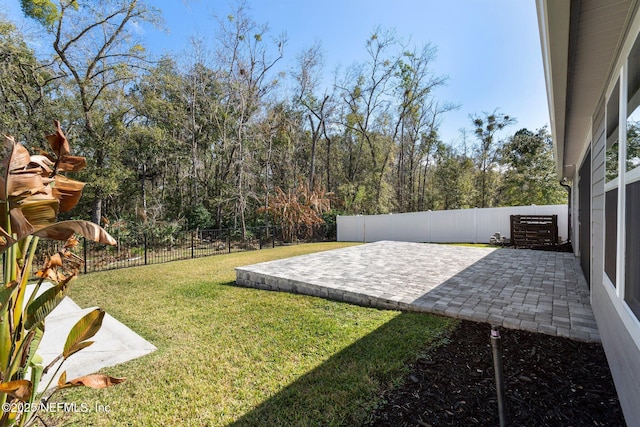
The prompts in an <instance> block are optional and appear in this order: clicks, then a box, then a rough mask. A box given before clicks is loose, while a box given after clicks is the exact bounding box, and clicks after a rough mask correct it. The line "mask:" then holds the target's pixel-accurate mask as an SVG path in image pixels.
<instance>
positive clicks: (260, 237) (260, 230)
mask: <svg viewBox="0 0 640 427" xmlns="http://www.w3.org/2000/svg"><path fill="white" fill-rule="evenodd" d="M258 246H259V248H260V249H262V227H259V228H258Z"/></svg>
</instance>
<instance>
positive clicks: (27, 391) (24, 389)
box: [0, 380, 33, 402]
mask: <svg viewBox="0 0 640 427" xmlns="http://www.w3.org/2000/svg"><path fill="white" fill-rule="evenodd" d="M32 391H33V385H32V384H31V381H27V380H15V381H9V382H8V383H0V392H2V393H6V394H8V395H9V396H11V397H13V398H15V399H18V400H22V401H23V402H27V401H29V398H30V397H31V393H32Z"/></svg>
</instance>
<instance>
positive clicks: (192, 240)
mask: <svg viewBox="0 0 640 427" xmlns="http://www.w3.org/2000/svg"><path fill="white" fill-rule="evenodd" d="M194 247H195V238H194V235H193V230H191V258H193V257H194V256H193V249H194Z"/></svg>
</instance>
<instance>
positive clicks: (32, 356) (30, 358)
mask: <svg viewBox="0 0 640 427" xmlns="http://www.w3.org/2000/svg"><path fill="white" fill-rule="evenodd" d="M30 334H32V338H31V342H30V343H29V350H28V351H27V353H26V358H25V360H24V361H23V363H22V364H21V365H20V366H32V365H34V364H36V363H35V360H36V359H37V357H36V356H37V355H36V352H37V351H38V347H40V341H42V337H43V336H44V324H43V323H41V324H40V325H38V327H36V328H35V329H34V330H32V331H31V332H30ZM40 363H42V360H41V361H40Z"/></svg>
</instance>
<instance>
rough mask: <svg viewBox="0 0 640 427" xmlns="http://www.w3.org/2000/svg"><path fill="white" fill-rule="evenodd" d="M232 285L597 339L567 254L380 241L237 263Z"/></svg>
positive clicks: (583, 287) (581, 283)
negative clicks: (250, 262)
mask: <svg viewBox="0 0 640 427" xmlns="http://www.w3.org/2000/svg"><path fill="white" fill-rule="evenodd" d="M236 283H237V284H238V285H241V286H247V287H254V288H259V289H268V290H279V291H287V292H295V293H300V294H305V295H314V296H319V297H323V298H329V299H334V300H339V301H346V302H349V303H354V304H359V305H364V306H371V307H378V308H388V309H395V310H405V311H419V312H429V313H434V314H440V315H444V316H449V317H455V318H460V319H466V320H473V321H477V322H484V323H492V324H497V325H498V326H503V327H505V328H511V329H522V330H526V331H531V332H540V333H544V334H549V335H558V336H564V337H568V338H573V339H577V340H581V341H600V336H599V334H598V328H597V326H596V322H595V319H594V317H593V312H592V310H591V305H590V304H589V289H588V287H587V284H586V282H585V279H584V275H583V274H582V272H581V270H580V266H579V263H578V260H577V259H576V258H575V257H574V256H573V254H568V253H559V252H546V251H532V250H515V249H491V248H477V247H464V246H452V245H436V244H427V243H406V242H389V241H384V242H376V243H369V244H365V245H359V246H352V247H348V248H342V249H336V250H332V251H326V252H319V253H315V254H310V255H303V256H299V257H293V258H288V259H283V260H278V261H271V262H265V263H261V264H254V265H250V266H246V267H240V268H237V269H236Z"/></svg>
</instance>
